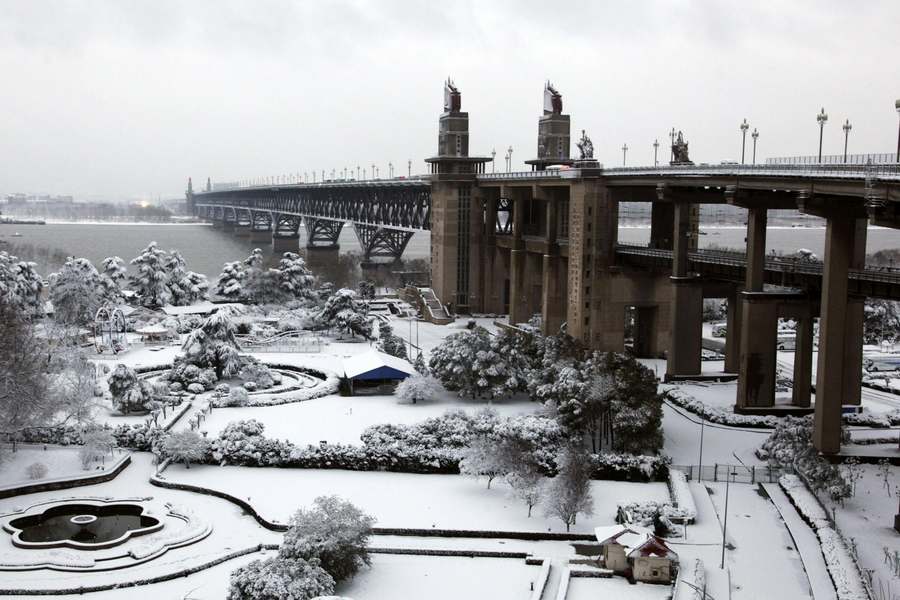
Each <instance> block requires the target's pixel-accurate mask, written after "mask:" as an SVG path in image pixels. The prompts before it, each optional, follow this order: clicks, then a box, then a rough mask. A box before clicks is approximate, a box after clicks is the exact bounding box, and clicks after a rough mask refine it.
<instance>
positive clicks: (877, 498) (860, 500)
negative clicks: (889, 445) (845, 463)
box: [829, 465, 900, 600]
mask: <svg viewBox="0 0 900 600" xmlns="http://www.w3.org/2000/svg"><path fill="white" fill-rule="evenodd" d="M861 472H862V478H861V479H860V480H859V481H857V482H856V495H855V496H854V497H852V498H848V499H847V500H845V501H844V506H838V507H837V511H836V513H835V514H836V517H837V526H838V528H839V529H840V531H841V534H842V535H843V536H844V537H845V538H851V539H852V540H853V541H854V542H855V543H856V549H857V552H858V554H859V560H860V562H861V563H862V567H863V568H865V569H871V570H872V571H873V584H874V586H875V587H876V588H878V587H879V582H880V584H881V585H882V586H884V587H885V588H888V589H890V591H891V594H892V595H888V596H886V598H890V599H891V600H893V599H894V598H897V597H900V577H898V576H897V575H895V574H894V573H892V572H891V568H890V566H889V565H888V564H887V562H886V560H885V548H887V549H888V550H889V551H891V552H900V534H898V533H897V532H896V531H895V530H894V515H896V514H897V512H898V508H897V505H898V501H900V499H898V497H897V495H898V491H900V468H898V467H891V471H890V473H891V475H890V478H889V483H890V493H891V495H890V496H888V489H887V488H886V487H885V485H884V479H883V478H882V477H881V476H880V475H879V467H878V466H877V465H861ZM832 508H833V507H832V506H829V512H831V509H832ZM848 541H849V540H848Z"/></svg>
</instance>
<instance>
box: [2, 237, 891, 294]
mask: <svg viewBox="0 0 900 600" xmlns="http://www.w3.org/2000/svg"><path fill="white" fill-rule="evenodd" d="M745 232H746V229H745V228H744V227H742V226H738V225H734V226H724V225H714V226H713V225H711V226H704V227H703V228H702V229H701V233H702V236H701V238H700V245H701V247H709V246H717V247H721V248H740V249H743V248H744V247H745V244H744V237H745V235H746V233H745ZM14 233H19V234H20V235H21V237H14V235H13V234H14ZM303 235H305V234H302V233H301V236H303ZM649 237H650V230H649V228H648V227H635V226H628V227H620V228H619V241H621V242H625V243H647V241H648V240H649ZM154 240H155V241H156V242H157V243H158V244H159V246H160V247H161V248H163V249H165V250H169V249H172V248H176V249H178V250H179V251H180V252H181V253H182V255H183V256H184V257H185V260H186V261H187V263H188V268H189V269H192V270H194V271H197V272H199V273H204V274H205V275H207V277H209V278H210V280H211V281H212V280H214V279H215V278H216V277H217V276H218V274H219V273H220V272H221V270H222V265H223V264H224V263H225V262H228V261H234V260H240V259H242V258H244V257H246V256H247V254H248V253H249V251H250V250H251V249H252V248H253V247H254V244H251V243H250V241H249V240H248V239H247V238H238V237H235V236H234V235H232V234H229V233H225V232H223V231H222V230H220V229H214V228H213V227H211V226H209V225H206V224H198V223H192V224H122V223H115V224H113V223H109V224H107V223H53V224H48V225H2V224H0V249H5V248H13V250H14V251H18V252H19V254H21V256H22V258H27V259H29V260H34V261H35V262H37V263H38V270H39V271H40V272H41V273H49V272H52V271H53V270H55V269H57V268H58V267H59V265H60V264H61V261H63V260H64V259H65V257H66V256H68V255H71V256H79V257H84V258H87V259H89V260H90V261H91V262H93V263H94V264H95V265H98V266H99V264H100V261H102V260H103V259H104V258H105V257H107V256H120V257H122V258H123V259H125V261H126V262H127V261H130V260H131V259H132V258H134V257H135V256H137V254H138V253H139V252H140V251H141V250H142V249H143V248H144V247H145V246H146V245H147V244H148V243H149V242H151V241H154ZM766 241H767V251H768V252H771V251H772V250H775V251H777V252H779V253H790V252H795V251H796V250H797V249H799V248H806V249H809V250H811V251H813V252H815V253H816V254H818V255H819V256H820V257H821V256H822V255H823V247H824V243H825V230H824V229H823V228H821V227H770V228H769V229H768V232H767V237H766ZM301 242H303V237H301ZM256 245H258V244H256ZM340 246H341V257H340V260H339V261H335V260H334V256H333V255H331V254H329V255H328V256H329V258H328V259H327V261H325V264H322V261H321V260H316V258H315V257H310V262H311V263H312V265H313V266H314V268H317V269H318V270H320V271H325V274H326V276H327V278H329V279H331V280H333V281H334V282H335V283H336V284H337V285H344V284H346V282H345V280H346V281H347V282H350V283H352V281H353V277H354V274H355V271H356V269H358V267H359V258H358V255H359V253H360V249H359V242H358V241H357V240H356V235H355V234H354V233H353V229H352V228H351V227H345V228H344V230H343V232H342V233H341V237H340ZM889 248H900V232H898V231H897V230H893V229H884V228H879V227H869V231H868V244H867V248H866V250H867V253H869V254H871V253H873V252H876V251H878V250H884V249H889ZM263 249H264V250H266V252H267V255H268V256H269V257H270V262H274V259H272V258H271V254H272V250H271V246H265V247H263ZM429 253H430V239H429V234H428V233H417V234H415V235H414V236H413V238H412V240H410V242H409V246H408V247H407V249H406V253H405V254H404V259H405V262H406V263H407V267H406V268H409V265H408V263H410V262H412V263H416V262H418V263H419V265H418V266H419V267H421V264H422V262H423V261H427V259H428V256H429ZM416 259H418V260H416ZM317 263H318V264H317ZM335 263H340V264H339V265H337V264H335ZM416 266H417V265H415V264H413V266H412V268H416ZM335 269H337V270H335Z"/></svg>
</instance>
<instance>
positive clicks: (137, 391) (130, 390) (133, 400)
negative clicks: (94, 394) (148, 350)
mask: <svg viewBox="0 0 900 600" xmlns="http://www.w3.org/2000/svg"><path fill="white" fill-rule="evenodd" d="M107 383H108V384H109V393H110V394H111V395H112V402H113V407H114V408H115V409H116V410H118V411H119V412H121V413H122V414H125V415H127V414H128V413H131V412H143V411H146V410H150V405H151V403H152V402H154V401H155V400H156V393H155V391H154V389H153V386H151V385H150V384H149V383H148V382H146V381H144V380H143V379H141V378H140V377H138V375H137V373H136V372H135V371H134V369H132V368H131V367H128V366H126V365H123V364H119V365H116V368H115V370H114V371H113V372H112V373H111V374H110V376H109V379H108V380H107Z"/></svg>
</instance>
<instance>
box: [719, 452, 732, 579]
mask: <svg viewBox="0 0 900 600" xmlns="http://www.w3.org/2000/svg"><path fill="white" fill-rule="evenodd" d="M733 474H734V471H732V470H730V469H729V471H728V473H726V474H725V518H724V519H723V525H722V564H721V565H720V566H719V568H720V569H724V568H725V535H726V534H727V533H728V490H729V486H730V485H731V476H732V475H733Z"/></svg>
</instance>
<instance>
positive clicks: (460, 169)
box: [425, 79, 491, 313]
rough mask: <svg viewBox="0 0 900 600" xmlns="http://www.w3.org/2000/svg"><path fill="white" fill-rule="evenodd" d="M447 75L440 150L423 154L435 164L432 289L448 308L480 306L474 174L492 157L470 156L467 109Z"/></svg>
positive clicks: (479, 216) (480, 220)
mask: <svg viewBox="0 0 900 600" xmlns="http://www.w3.org/2000/svg"><path fill="white" fill-rule="evenodd" d="M461 108H462V95H461V94H460V92H459V90H458V89H457V88H456V86H455V85H454V84H453V82H452V81H451V80H450V79H448V80H447V81H446V83H445V84H444V112H443V114H441V116H440V119H439V121H438V123H439V129H438V153H437V155H436V156H433V157H431V158H428V159H426V160H425V162H427V163H428V164H429V165H430V169H431V278H432V286H433V288H434V292H435V294H436V295H437V297H438V299H439V300H440V301H441V303H443V304H444V305H447V306H449V307H450V312H460V313H468V312H472V311H478V310H481V309H482V307H481V303H482V300H483V294H482V291H481V290H480V289H479V287H480V282H481V280H482V278H481V264H482V261H481V260H479V258H480V256H481V253H482V250H483V248H482V245H483V239H484V216H483V214H484V211H483V208H482V202H481V197H480V194H479V193H478V190H477V188H476V187H475V176H476V175H477V174H478V173H484V165H485V164H486V163H488V162H490V161H491V159H490V158H488V157H478V156H469V113H465V112H462V111H461Z"/></svg>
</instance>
